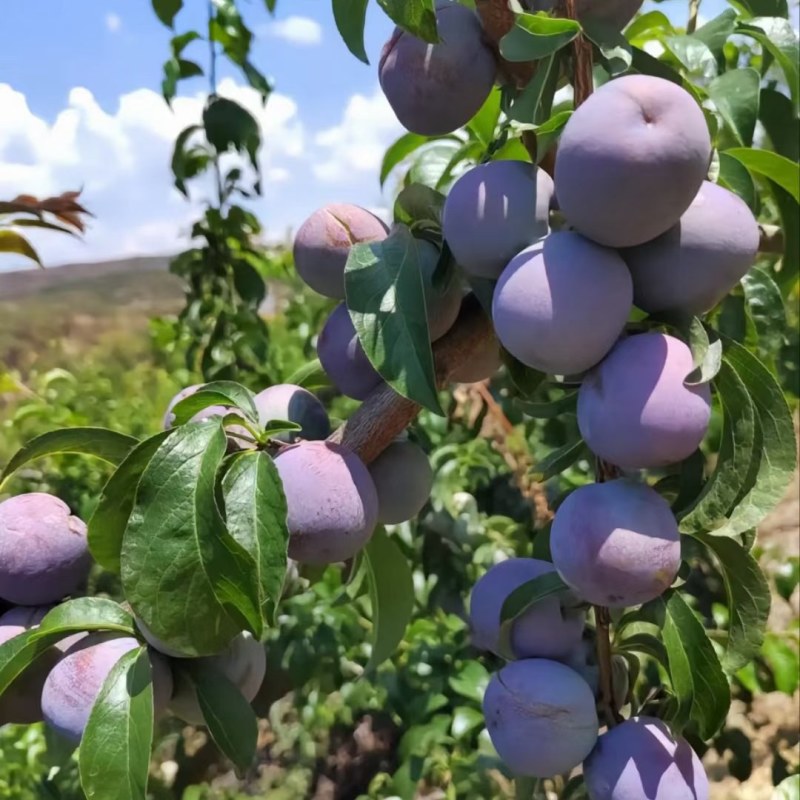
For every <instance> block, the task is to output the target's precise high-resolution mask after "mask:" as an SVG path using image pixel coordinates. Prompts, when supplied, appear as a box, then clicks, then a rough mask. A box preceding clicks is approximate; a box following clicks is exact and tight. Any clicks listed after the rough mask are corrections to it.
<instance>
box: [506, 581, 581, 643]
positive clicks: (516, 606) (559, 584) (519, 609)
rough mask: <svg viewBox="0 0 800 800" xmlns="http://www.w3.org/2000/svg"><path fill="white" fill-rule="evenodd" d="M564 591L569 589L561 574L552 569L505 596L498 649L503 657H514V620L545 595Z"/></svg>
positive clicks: (548, 595)
mask: <svg viewBox="0 0 800 800" xmlns="http://www.w3.org/2000/svg"><path fill="white" fill-rule="evenodd" d="M565 591H569V587H568V586H567V584H566V583H564V581H563V580H562V579H561V576H560V575H559V574H558V573H557V572H555V571H553V572H546V573H544V575H539V577H538V578H533V580H530V581H526V582H525V583H523V584H522V585H521V586H518V587H517V588H516V589H514V591H513V592H511V594H509V595H508V597H506V599H505V601H504V602H503V607H502V608H501V609H500V637H499V650H500V653H501V654H502V655H503V656H504V657H505V658H507V659H513V658H514V651H513V648H512V647H511V634H512V629H513V627H514V621H515V620H516V619H517V618H518V617H519V616H521V615H522V614H524V613H525V612H526V611H527V610H528V609H529V608H531V607H532V606H533V605H535V604H536V603H538V602H539V601H540V600H543V599H544V598H545V597H550V595H553V594H559V593H561V592H565Z"/></svg>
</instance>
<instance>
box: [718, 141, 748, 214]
mask: <svg viewBox="0 0 800 800" xmlns="http://www.w3.org/2000/svg"><path fill="white" fill-rule="evenodd" d="M717 182H718V183H719V185H720V186H724V187H725V188H726V189H730V190H731V191H732V192H734V193H735V194H738V195H739V197H741V198H742V200H744V201H745V203H747V205H748V206H749V207H750V210H751V211H753V212H756V211H757V210H758V194H757V193H756V185H755V183H753V176H752V175H751V174H750V172H749V171H748V170H747V167H745V166H744V164H742V162H741V161H737V160H736V159H735V158H733V156H729V155H728V154H727V153H724V152H721V153H719V178H718V181H717Z"/></svg>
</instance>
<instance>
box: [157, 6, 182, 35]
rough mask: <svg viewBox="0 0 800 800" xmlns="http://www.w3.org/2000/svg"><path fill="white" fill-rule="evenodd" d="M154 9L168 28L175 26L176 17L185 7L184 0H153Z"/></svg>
mask: <svg viewBox="0 0 800 800" xmlns="http://www.w3.org/2000/svg"><path fill="white" fill-rule="evenodd" d="M152 3H153V11H155V12H156V16H157V17H158V18H159V19H160V20H161V22H163V23H164V25H166V26H167V27H168V28H171V27H172V26H173V23H174V22H175V17H176V16H177V15H178V12H179V11H180V10H181V9H182V8H183V0H152Z"/></svg>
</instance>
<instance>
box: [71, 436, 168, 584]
mask: <svg viewBox="0 0 800 800" xmlns="http://www.w3.org/2000/svg"><path fill="white" fill-rule="evenodd" d="M170 433H171V431H163V432H162V433H157V434H156V435H155V436H151V437H150V438H149V439H145V440H144V441H143V442H141V443H140V444H137V445H136V447H134V448H133V449H132V450H130V452H129V453H128V455H127V456H126V457H125V458H124V459H123V461H122V463H121V464H120V465H119V466H118V467H117V469H116V470H115V472H114V474H113V475H112V476H111V477H110V478H109V479H108V482H107V483H106V485H105V486H104V487H103V491H102V493H101V494H100V499H99V500H98V502H97V505H96V506H95V510H94V513H93V514H92V516H91V518H90V519H89V523H88V530H87V538H88V540H89V550H90V551H91V553H92V558H94V560H95V561H96V562H97V563H98V564H99V565H100V566H101V567H103V569H107V570H108V571H109V572H114V573H117V574H118V573H119V571H120V562H119V555H120V551H121V550H122V537H123V535H124V533H125V528H126V526H127V525H128V518H129V517H130V515H131V511H132V510H133V504H134V499H135V496H136V487H137V486H138V484H139V479H140V478H141V477H142V472H144V469H145V467H146V466H147V465H148V464H149V463H150V459H151V458H152V457H153V456H154V455H155V453H156V451H157V450H158V448H159V447H161V445H162V443H163V442H164V440H165V439H166V438H167V436H169V435H170Z"/></svg>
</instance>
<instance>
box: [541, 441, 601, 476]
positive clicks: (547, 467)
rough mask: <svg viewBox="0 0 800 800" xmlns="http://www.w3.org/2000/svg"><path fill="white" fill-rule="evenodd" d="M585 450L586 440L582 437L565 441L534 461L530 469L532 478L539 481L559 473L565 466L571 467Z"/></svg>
mask: <svg viewBox="0 0 800 800" xmlns="http://www.w3.org/2000/svg"><path fill="white" fill-rule="evenodd" d="M587 452H588V451H587V449H586V442H584V441H583V439H578V440H577V441H574V442H567V443H566V444H565V445H562V446H561V447H558V448H556V449H555V450H553V451H552V452H550V453H548V454H547V455H546V456H545V457H544V458H541V459H539V460H538V461H537V462H536V466H535V467H534V468H533V470H532V475H533V479H534V480H535V481H537V482H539V483H543V482H544V481H547V480H550V478H553V477H555V476H556V475H560V474H561V473H562V472H563V471H564V470H565V469H566V468H567V467H571V466H572V465H573V464H574V463H575V462H576V461H578V459H579V458H581V456H583V455H584V454H585V453H587Z"/></svg>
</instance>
